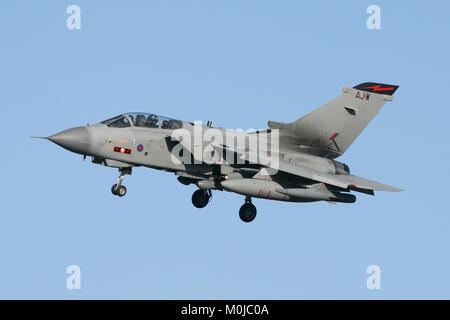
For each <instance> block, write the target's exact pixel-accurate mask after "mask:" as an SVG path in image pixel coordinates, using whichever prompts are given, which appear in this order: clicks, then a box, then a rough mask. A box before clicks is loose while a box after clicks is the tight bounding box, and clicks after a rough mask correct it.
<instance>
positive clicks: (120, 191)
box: [111, 168, 131, 197]
mask: <svg viewBox="0 0 450 320" xmlns="http://www.w3.org/2000/svg"><path fill="white" fill-rule="evenodd" d="M119 171H120V176H119V179H118V180H117V183H115V184H113V186H112V187H111V193H112V194H113V195H115V196H119V197H123V196H124V195H126V194H127V188H126V187H125V186H123V185H122V181H123V179H124V178H125V175H126V174H131V168H120V169H119Z"/></svg>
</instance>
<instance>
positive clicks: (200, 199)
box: [192, 189, 212, 209]
mask: <svg viewBox="0 0 450 320" xmlns="http://www.w3.org/2000/svg"><path fill="white" fill-rule="evenodd" d="M211 196H212V194H211V190H201V189H199V190H197V191H195V192H194V194H193V195H192V204H193V205H194V207H196V208H199V209H201V208H204V207H206V205H207V204H208V203H209V199H210V198H211Z"/></svg>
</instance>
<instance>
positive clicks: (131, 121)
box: [101, 112, 183, 129]
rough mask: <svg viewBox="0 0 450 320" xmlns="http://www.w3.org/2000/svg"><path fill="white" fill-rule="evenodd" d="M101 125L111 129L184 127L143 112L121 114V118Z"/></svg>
mask: <svg viewBox="0 0 450 320" xmlns="http://www.w3.org/2000/svg"><path fill="white" fill-rule="evenodd" d="M101 123H102V124H104V125H107V126H108V127H111V128H127V127H140V128H161V129H180V128H181V127H182V126H183V122H182V121H180V120H175V119H171V118H167V117H163V116H159V115H156V114H150V113H142V112H131V113H125V114H121V115H120V116H116V117H114V118H111V119H108V120H105V121H102V122H101Z"/></svg>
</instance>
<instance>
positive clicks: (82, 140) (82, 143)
mask: <svg viewBox="0 0 450 320" xmlns="http://www.w3.org/2000/svg"><path fill="white" fill-rule="evenodd" d="M48 140H50V141H52V142H54V143H56V144H57V145H59V146H61V147H63V148H65V149H67V150H69V151H72V152H75V153H79V154H83V155H85V154H88V153H89V147H90V144H91V139H90V136H89V131H88V129H87V128H86V127H76V128H71V129H68V130H64V131H61V132H60V133H57V134H54V135H52V136H50V137H48Z"/></svg>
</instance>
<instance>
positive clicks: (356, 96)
mask: <svg viewBox="0 0 450 320" xmlns="http://www.w3.org/2000/svg"><path fill="white" fill-rule="evenodd" d="M398 87H399V86H396V85H389V84H381V83H373V82H366V83H362V84H359V85H357V86H354V87H353V88H349V87H344V88H343V92H342V94H340V95H339V96H338V97H336V98H335V99H333V100H331V101H329V102H328V103H326V104H324V105H323V106H321V107H320V108H318V109H316V110H314V111H312V112H310V113H309V114H307V115H305V116H304V117H302V118H300V119H298V120H296V121H293V122H290V123H281V122H275V121H269V122H268V126H269V128H267V129H264V130H258V131H251V132H243V131H233V130H225V129H223V128H215V127H213V126H212V123H211V122H208V123H207V124H206V125H202V124H201V123H197V122H195V123H193V122H188V121H181V120H176V119H172V118H167V117H164V116H161V115H156V114H149V113H143V112H133V113H124V114H121V115H118V116H115V117H113V118H111V119H108V120H105V121H102V122H100V123H97V124H95V125H88V126H82V127H75V128H71V129H68V130H65V131H62V132H59V133H57V134H54V135H51V136H49V137H44V139H48V140H50V141H52V142H54V143H56V144H57V145H59V146H61V147H63V148H65V149H67V150H69V151H71V152H74V153H77V154H80V155H83V157H84V159H86V157H87V156H89V157H91V159H92V162H93V163H95V164H101V165H103V166H106V167H113V168H118V169H119V172H120V175H119V178H118V181H117V182H116V183H115V184H114V185H113V186H112V187H111V192H112V194H113V195H115V196H119V197H123V196H125V194H126V193H127V188H126V187H125V186H124V185H123V180H124V177H125V175H130V174H131V173H132V168H133V167H139V166H142V167H147V168H152V169H158V170H163V171H166V172H171V173H174V174H175V175H176V176H177V177H178V181H179V182H181V183H182V184H184V185H190V184H193V185H195V186H196V187H197V188H198V189H197V190H196V191H195V192H194V193H193V195H192V203H193V205H194V206H195V207H197V208H204V207H206V205H207V204H208V203H209V202H210V199H211V196H212V191H213V190H219V191H229V192H235V193H238V194H241V195H243V196H245V202H244V204H243V205H242V207H241V208H240V210H239V216H240V218H241V220H242V221H244V222H251V221H253V220H254V219H255V217H256V212H257V210H256V207H255V206H254V205H253V203H252V198H261V199H270V200H278V201H289V202H313V201H327V202H330V203H337V202H341V203H353V202H355V200H356V197H355V195H354V194H352V193H351V192H352V191H353V192H359V193H365V194H369V195H374V191H393V192H396V191H401V190H400V189H398V188H395V187H391V186H388V185H385V184H382V183H379V182H375V181H371V180H368V179H365V178H361V177H358V176H355V175H352V174H350V169H349V167H348V165H346V164H344V163H341V162H339V161H337V160H336V158H338V157H339V156H341V155H342V154H344V152H345V151H346V150H347V149H348V148H349V147H350V145H351V144H352V143H353V141H354V140H355V139H356V138H357V137H358V135H359V134H360V133H361V132H362V130H364V128H365V127H366V126H367V124H368V123H369V122H370V121H371V120H372V119H373V118H374V117H375V115H376V114H377V113H378V111H379V110H380V109H381V107H382V106H383V105H384V104H385V103H386V101H392V100H393V94H394V92H395V91H396V90H397V89H398ZM230 137H231V138H230ZM225 138H226V139H225ZM255 146H256V147H255Z"/></svg>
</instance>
